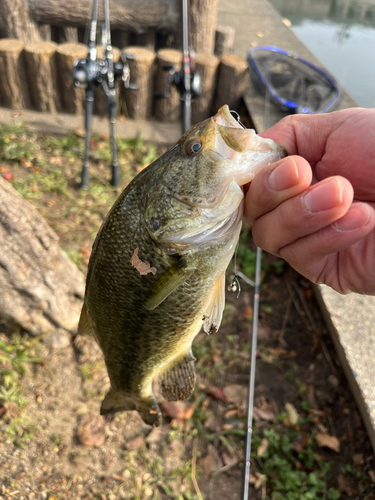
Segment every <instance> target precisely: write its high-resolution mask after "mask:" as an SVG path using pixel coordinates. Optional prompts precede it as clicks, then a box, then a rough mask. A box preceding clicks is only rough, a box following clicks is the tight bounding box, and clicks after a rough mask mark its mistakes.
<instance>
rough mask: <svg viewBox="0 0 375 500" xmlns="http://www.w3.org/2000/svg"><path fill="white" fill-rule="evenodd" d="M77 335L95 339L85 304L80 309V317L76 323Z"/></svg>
mask: <svg viewBox="0 0 375 500" xmlns="http://www.w3.org/2000/svg"><path fill="white" fill-rule="evenodd" d="M78 333H79V334H80V335H89V336H90V337H95V335H94V330H93V327H92V319H91V316H90V311H89V309H88V307H87V306H86V304H83V307H82V311H81V316H80V318H79V323H78Z"/></svg>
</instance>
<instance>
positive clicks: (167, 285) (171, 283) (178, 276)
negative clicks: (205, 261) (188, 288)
mask: <svg viewBox="0 0 375 500" xmlns="http://www.w3.org/2000/svg"><path fill="white" fill-rule="evenodd" d="M194 271H195V268H191V267H187V265H186V262H185V260H184V259H181V260H179V261H178V262H177V263H176V264H174V265H173V266H171V267H170V268H168V269H167V270H166V271H165V272H164V273H163V274H162V275H161V276H160V278H159V279H158V280H157V282H156V283H155V284H154V286H153V287H152V290H151V295H150V297H149V298H148V299H147V301H146V304H145V306H146V309H148V310H149V311H152V310H153V309H156V308H157V307H158V306H159V305H160V304H161V303H162V302H164V300H165V299H166V298H167V297H169V295H170V294H171V293H172V292H174V291H175V290H176V288H178V287H179V286H180V285H181V284H182V283H183V282H184V281H185V280H187V278H188V277H189V276H191V275H192V274H193V272H194Z"/></svg>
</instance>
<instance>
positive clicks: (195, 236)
mask: <svg viewBox="0 0 375 500" xmlns="http://www.w3.org/2000/svg"><path fill="white" fill-rule="evenodd" d="M283 156H285V151H284V150H283V149H282V148H281V146H279V145H278V144H276V143H275V142H273V141H272V140H270V139H263V138H261V137H259V136H258V135H257V134H256V133H255V131H254V130H251V129H245V128H244V127H243V126H242V124H240V123H239V122H238V121H237V120H236V119H235V118H234V117H233V116H232V114H231V112H230V110H229V108H228V106H227V105H225V106H223V107H221V108H220V109H219V111H218V113H217V114H216V115H215V116H213V117H211V118H209V119H207V120H205V121H203V122H201V123H199V124H197V125H194V126H193V127H192V128H191V129H190V130H189V131H187V132H186V133H185V134H184V135H183V136H182V137H181V139H180V140H179V141H178V142H177V143H176V144H175V145H174V146H173V147H172V148H171V149H170V150H169V151H167V152H166V153H165V154H163V155H162V156H161V157H160V158H158V159H157V160H156V161H154V162H153V163H152V164H151V165H149V166H148V167H147V168H145V169H144V170H142V171H141V172H140V173H139V174H138V175H137V176H136V177H135V178H134V179H133V180H132V182H131V183H130V184H129V185H128V186H127V187H126V188H125V189H124V191H123V192H122V193H121V194H120V195H119V197H118V199H117V201H116V202H115V203H114V205H113V207H112V208H111V210H110V211H109V213H108V215H107V216H106V218H105V220H104V222H103V224H102V226H101V228H100V229H99V232H98V234H97V237H96V239H95V241H94V244H93V249H92V253H91V257H90V261H89V266H88V273H87V281H86V291H85V297H84V304H83V307H82V312H81V317H80V321H79V328H78V331H79V333H81V334H89V335H92V336H93V337H94V338H95V339H96V341H97V342H98V344H99V346H100V348H101V350H102V352H103V354H104V360H105V364H106V367H107V371H108V375H109V379H110V384H111V386H110V390H109V392H108V393H107V395H106V396H105V398H104V400H103V401H102V404H101V409H100V412H101V414H102V415H106V414H112V413H115V412H118V411H128V410H136V411H138V413H139V414H140V416H141V417H142V419H143V420H144V422H145V423H146V424H149V425H153V426H157V425H160V423H161V411H160V407H159V404H158V402H157V400H156V398H155V396H154V393H153V381H154V379H155V377H156V375H157V376H158V377H157V379H158V384H159V390H160V393H161V394H162V396H163V397H164V398H165V399H166V400H168V401H176V400H184V399H187V398H189V396H190V395H191V394H192V392H193V390H194V386H195V381H196V375H195V366H194V361H195V358H194V356H193V353H192V342H193V340H194V338H195V337H196V336H197V334H198V333H199V332H200V330H201V329H202V327H203V330H204V331H205V332H206V333H207V334H209V335H211V334H214V333H216V332H217V330H218V329H219V326H220V322H221V319H222V315H223V309H224V305H225V272H226V269H227V267H228V264H229V263H230V261H231V259H232V256H233V253H234V251H235V248H236V246H237V243H238V239H239V234H240V230H241V224H242V216H243V200H244V190H243V186H244V185H245V184H247V183H249V182H250V181H251V180H252V179H253V177H254V175H255V174H256V173H257V172H258V171H259V170H260V169H262V168H264V167H265V166H267V165H269V164H271V163H273V162H275V161H277V160H279V159H281V158H282V157H283Z"/></svg>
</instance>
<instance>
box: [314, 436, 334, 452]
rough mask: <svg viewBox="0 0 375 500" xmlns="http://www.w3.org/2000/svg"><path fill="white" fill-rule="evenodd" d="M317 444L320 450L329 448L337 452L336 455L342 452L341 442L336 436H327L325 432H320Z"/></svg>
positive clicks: (316, 437)
mask: <svg viewBox="0 0 375 500" xmlns="http://www.w3.org/2000/svg"><path fill="white" fill-rule="evenodd" d="M315 439H316V442H317V443H318V446H319V447H320V448H324V447H326V448H329V449H330V450H333V451H335V452H336V453H339V452H340V441H339V440H338V439H337V437H336V436H331V435H330V434H326V433H323V432H318V434H317V435H316V436H315Z"/></svg>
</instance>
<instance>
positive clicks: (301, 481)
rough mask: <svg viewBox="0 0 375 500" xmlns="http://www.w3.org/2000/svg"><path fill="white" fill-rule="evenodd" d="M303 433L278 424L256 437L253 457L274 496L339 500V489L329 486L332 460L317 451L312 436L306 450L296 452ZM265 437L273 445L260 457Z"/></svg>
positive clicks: (288, 499)
mask: <svg viewBox="0 0 375 500" xmlns="http://www.w3.org/2000/svg"><path fill="white" fill-rule="evenodd" d="M300 434H301V431H297V430H294V429H290V428H289V429H283V430H281V429H278V428H277V427H276V426H274V427H273V428H270V429H265V430H264V432H263V433H262V434H260V433H256V434H255V436H254V441H253V446H254V451H253V453H252V460H253V462H254V465H255V468H256V470H258V471H260V472H261V473H262V474H264V475H265V477H266V478H267V485H268V486H270V487H271V489H272V495H271V499H272V500H285V499H286V500H320V499H326V500H338V499H339V498H340V493H339V492H338V490H336V489H335V488H328V487H327V481H328V477H329V474H330V471H331V469H332V462H323V461H322V460H321V459H320V458H319V456H318V455H317V454H316V452H315V451H314V448H313V444H314V440H313V436H312V435H311V436H310V438H309V440H308V442H307V443H306V445H305V446H304V447H303V449H302V450H300V451H299V452H298V451H296V447H293V444H294V443H295V442H297V440H298V438H299V437H300ZM262 438H266V439H267V440H268V443H269V447H268V449H267V451H266V452H265V453H264V454H263V455H262V456H261V457H258V456H257V452H256V450H257V448H258V446H259V445H260V443H261V440H262Z"/></svg>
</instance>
